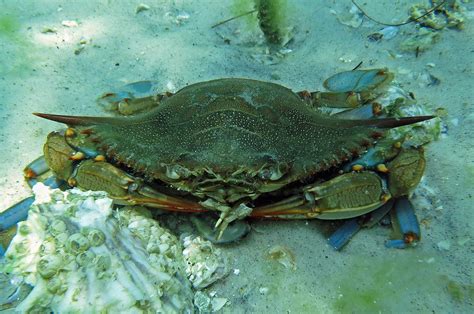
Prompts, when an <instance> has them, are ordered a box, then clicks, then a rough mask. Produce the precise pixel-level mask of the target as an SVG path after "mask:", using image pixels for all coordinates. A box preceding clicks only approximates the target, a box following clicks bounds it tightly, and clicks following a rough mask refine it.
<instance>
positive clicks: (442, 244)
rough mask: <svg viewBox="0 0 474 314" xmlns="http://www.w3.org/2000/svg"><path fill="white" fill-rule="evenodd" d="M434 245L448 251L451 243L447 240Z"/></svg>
mask: <svg viewBox="0 0 474 314" xmlns="http://www.w3.org/2000/svg"><path fill="white" fill-rule="evenodd" d="M436 245H437V246H438V249H440V250H442V251H448V250H449V249H450V248H451V243H449V241H448V240H443V241H440V242H438V243H437V244H436Z"/></svg>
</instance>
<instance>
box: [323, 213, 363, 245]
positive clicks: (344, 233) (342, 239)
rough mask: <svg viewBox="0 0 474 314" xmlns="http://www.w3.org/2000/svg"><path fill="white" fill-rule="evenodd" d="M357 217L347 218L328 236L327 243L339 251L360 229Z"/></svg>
mask: <svg viewBox="0 0 474 314" xmlns="http://www.w3.org/2000/svg"><path fill="white" fill-rule="evenodd" d="M358 221H359V218H352V219H349V220H347V221H346V222H345V223H344V224H343V225H342V226H341V227H340V228H339V229H337V230H336V231H335V232H334V233H333V234H332V235H331V236H330V237H329V238H328V243H329V245H330V246H331V247H332V248H333V249H335V250H336V251H340V250H341V249H342V248H343V247H344V245H346V244H347V243H348V242H349V240H350V239H351V238H352V237H353V236H354V235H355V234H356V233H357V232H358V231H359V230H360V228H361V226H360V224H359V222H358Z"/></svg>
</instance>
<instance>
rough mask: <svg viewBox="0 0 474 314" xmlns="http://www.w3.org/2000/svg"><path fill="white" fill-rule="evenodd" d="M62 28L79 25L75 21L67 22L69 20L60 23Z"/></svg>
mask: <svg viewBox="0 0 474 314" xmlns="http://www.w3.org/2000/svg"><path fill="white" fill-rule="evenodd" d="M61 25H62V26H66V27H78V26H79V24H78V23H77V22H76V21H69V20H64V21H62V22H61Z"/></svg>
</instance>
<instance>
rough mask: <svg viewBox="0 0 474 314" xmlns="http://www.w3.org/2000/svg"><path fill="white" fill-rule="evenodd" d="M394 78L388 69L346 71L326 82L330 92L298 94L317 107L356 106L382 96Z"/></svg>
mask: <svg viewBox="0 0 474 314" xmlns="http://www.w3.org/2000/svg"><path fill="white" fill-rule="evenodd" d="M392 80H393V74H392V73H391V72H389V71H388V70H387V69H372V70H355V71H346V72H341V73H338V74H336V75H333V76H331V77H330V78H328V79H327V80H326V81H325V82H324V87H325V88H326V89H327V90H329V92H308V91H302V92H299V93H298V94H299V95H300V97H301V98H302V99H303V100H305V101H306V102H308V103H310V104H312V105H313V106H316V107H321V106H327V107H332V108H356V107H359V106H361V105H362V104H365V103H367V102H368V101H371V100H374V99H375V98H377V97H378V96H380V94H381V91H382V90H383V88H384V87H385V86H387V84H389V83H390V82H391V81H392Z"/></svg>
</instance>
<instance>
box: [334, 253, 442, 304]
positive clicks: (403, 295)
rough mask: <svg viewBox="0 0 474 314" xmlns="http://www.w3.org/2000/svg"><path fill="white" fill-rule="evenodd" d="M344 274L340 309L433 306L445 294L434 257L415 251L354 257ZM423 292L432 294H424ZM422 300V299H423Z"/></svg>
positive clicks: (341, 284) (340, 294) (339, 299)
mask: <svg viewBox="0 0 474 314" xmlns="http://www.w3.org/2000/svg"><path fill="white" fill-rule="evenodd" d="M348 263H350V264H349V265H348V266H347V267H346V268H345V269H344V270H343V273H342V274H341V276H342V278H346V280H343V281H341V283H340V286H339V289H338V290H339V291H338V293H339V294H338V297H337V300H336V301H335V302H334V304H333V307H334V310H335V311H337V312H344V313H346V312H355V313H379V312H384V313H387V312H394V313H396V312H399V311H400V310H401V309H403V308H409V307H411V306H410V303H411V302H417V303H420V302H421V305H422V306H423V307H424V308H425V310H429V309H430V304H435V302H434V301H435V299H434V298H436V299H439V298H442V296H443V295H445V296H446V292H445V288H444V287H445V284H444V277H443V276H442V275H440V274H438V270H437V267H438V266H437V264H436V262H435V260H434V259H433V258H430V257H428V256H420V255H419V253H416V252H415V251H412V252H410V251H408V250H406V251H393V252H387V254H384V255H383V256H377V257H369V258H363V257H357V258H354V257H352V258H351V260H350V262H348ZM421 295H423V296H432V297H433V299H431V298H430V297H423V298H421V299H420V297H421ZM420 300H421V301H420Z"/></svg>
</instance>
